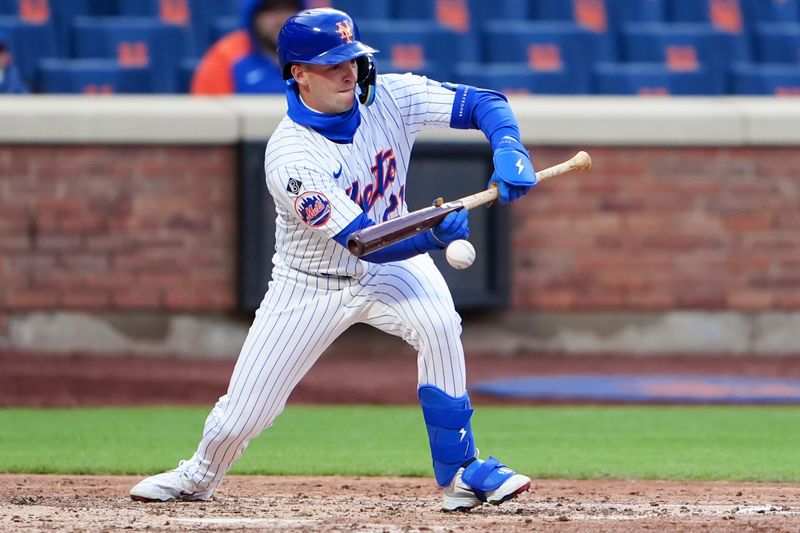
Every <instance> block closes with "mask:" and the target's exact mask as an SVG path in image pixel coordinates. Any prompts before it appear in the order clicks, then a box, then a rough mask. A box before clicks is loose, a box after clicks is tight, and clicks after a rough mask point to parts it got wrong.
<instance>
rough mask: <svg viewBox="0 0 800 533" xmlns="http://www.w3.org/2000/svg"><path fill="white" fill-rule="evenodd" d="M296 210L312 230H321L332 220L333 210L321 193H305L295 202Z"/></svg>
mask: <svg viewBox="0 0 800 533" xmlns="http://www.w3.org/2000/svg"><path fill="white" fill-rule="evenodd" d="M294 209H295V211H297V214H298V215H300V218H301V219H302V220H303V222H305V223H306V224H308V225H309V226H311V227H312V228H321V227H322V226H324V225H325V224H327V222H328V220H330V218H331V213H332V212H333V208H332V207H331V202H330V200H328V198H327V197H326V196H325V195H324V194H322V193H321V192H316V191H309V192H304V193H303V194H301V195H300V196H298V197H297V199H296V200H295V201H294Z"/></svg>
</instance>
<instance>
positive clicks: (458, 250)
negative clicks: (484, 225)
mask: <svg viewBox="0 0 800 533" xmlns="http://www.w3.org/2000/svg"><path fill="white" fill-rule="evenodd" d="M444 255H445V257H446V258H447V262H448V263H450V266H451V267H453V268H457V269H459V270H463V269H465V268H469V266H470V265H471V264H472V262H473V261H475V248H474V247H473V246H472V244H470V242H469V241H465V240H463V239H459V240H457V241H453V242H451V243H450V244H449V245H448V246H447V250H445V252H444Z"/></svg>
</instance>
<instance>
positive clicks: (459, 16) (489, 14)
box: [396, 0, 532, 33]
mask: <svg viewBox="0 0 800 533" xmlns="http://www.w3.org/2000/svg"><path fill="white" fill-rule="evenodd" d="M396 9H397V16H398V17H399V18H401V19H409V20H429V21H435V22H436V23H438V24H439V26H441V27H443V28H448V29H450V30H453V31H456V32H460V33H464V32H467V31H479V30H480V28H481V25H482V24H483V22H485V21H487V20H528V19H530V18H531V17H532V11H531V4H530V2H529V1H528V0H493V1H487V0H427V1H422V2H397V3H396Z"/></svg>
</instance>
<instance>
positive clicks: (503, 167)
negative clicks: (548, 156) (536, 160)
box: [489, 137, 536, 204]
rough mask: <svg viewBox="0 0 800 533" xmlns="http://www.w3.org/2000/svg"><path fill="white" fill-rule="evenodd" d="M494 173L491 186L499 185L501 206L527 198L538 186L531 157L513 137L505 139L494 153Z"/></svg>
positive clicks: (498, 191)
mask: <svg viewBox="0 0 800 533" xmlns="http://www.w3.org/2000/svg"><path fill="white" fill-rule="evenodd" d="M492 160H493V161H494V172H493V173H492V179H490V180H489V185H490V186H491V185H492V184H493V183H496V184H497V196H498V198H499V199H500V203H501V204H507V203H509V202H513V201H514V200H517V199H519V198H522V197H523V196H525V195H526V194H527V193H528V191H529V190H531V187H533V186H534V185H536V171H535V170H534V168H533V162H532V161H531V156H530V155H529V154H528V151H527V150H525V147H524V146H522V143H521V142H519V141H518V140H516V139H514V138H513V137H503V139H502V140H501V141H500V143H499V144H498V147H497V149H496V150H495V151H494V156H493V157H492Z"/></svg>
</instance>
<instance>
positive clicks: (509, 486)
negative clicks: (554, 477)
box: [442, 467, 531, 512]
mask: <svg viewBox="0 0 800 533" xmlns="http://www.w3.org/2000/svg"><path fill="white" fill-rule="evenodd" d="M463 473H464V468H463V467H462V468H459V469H458V472H456V475H455V476H453V481H451V482H450V485H448V486H447V487H445V489H444V505H443V506H442V509H443V510H444V511H447V512H451V511H469V510H470V509H472V508H473V507H477V506H479V505H480V504H481V503H483V502H482V501H481V500H480V499H479V498H478V497H477V496H476V495H475V492H473V490H472V488H470V486H469V485H468V484H467V483H466V482H464V480H462V479H461V474H463ZM530 488H531V478H529V477H528V476H523V475H522V474H514V475H513V476H511V477H510V478H508V479H507V480H505V481H504V482H503V484H502V485H500V486H499V487H497V488H496V489H494V490H490V491H487V492H486V493H485V495H484V496H485V498H486V503H491V504H492V505H500V504H501V503H503V502H507V501H508V500H511V499H513V498H516V497H517V496H518V495H519V494H522V493H523V492H525V491H526V490H528V489H530Z"/></svg>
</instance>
